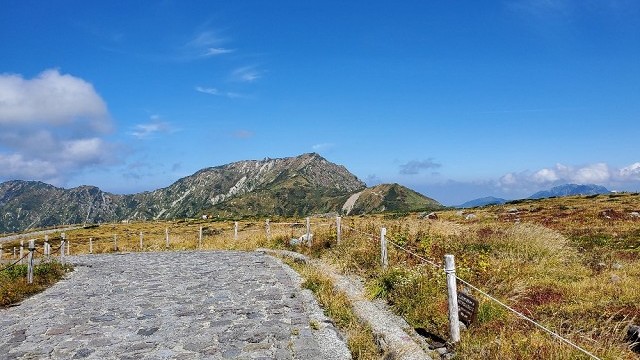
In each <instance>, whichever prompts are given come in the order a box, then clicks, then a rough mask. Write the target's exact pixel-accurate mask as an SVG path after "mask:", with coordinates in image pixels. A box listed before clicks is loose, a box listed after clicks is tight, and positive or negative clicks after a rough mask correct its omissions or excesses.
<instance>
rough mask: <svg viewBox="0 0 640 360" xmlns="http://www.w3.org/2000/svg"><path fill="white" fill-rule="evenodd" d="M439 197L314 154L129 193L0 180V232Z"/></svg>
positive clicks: (392, 204) (405, 203) (429, 206)
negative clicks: (363, 177) (373, 182)
mask: <svg viewBox="0 0 640 360" xmlns="http://www.w3.org/2000/svg"><path fill="white" fill-rule="evenodd" d="M441 208H443V206H442V205H441V204H440V203H438V202H437V201H435V200H433V199H431V198H428V197H426V196H424V195H421V194H418V193H416V192H415V191H413V190H410V189H408V188H406V187H403V186H401V185H398V184H383V185H378V186H375V187H372V188H367V187H366V185H365V184H364V183H363V182H362V181H360V180H359V179H358V178H357V177H356V176H355V175H353V174H352V173H350V172H349V171H348V170H347V169H346V168H345V167H344V166H340V165H336V164H334V163H331V162H329V161H327V160H326V159H324V158H323V157H322V156H320V155H318V154H316V153H310V154H303V155H300V156H296V157H289V158H281V159H269V158H266V159H264V160H247V161H239V162H235V163H231V164H227V165H222V166H216V167H210V168H206V169H202V170H200V171H198V172H196V173H195V174H193V175H190V176H187V177H185V178H182V179H180V180H178V181H176V182H175V183H173V184H172V185H170V186H168V187H166V188H162V189H158V190H154V191H150V192H143V193H138V194H133V195H116V194H111V193H107V192H104V191H102V190H100V189H99V188H97V187H94V186H80V187H77V188H73V189H62V188H58V187H54V186H52V185H49V184H45V183H42V182H37V181H21V180H15V181H8V182H5V183H2V184H0V232H17V231H23V230H25V229H31V228H41V227H48V226H53V225H59V224H84V223H86V224H94V223H102V222H113V221H122V220H152V219H176V218H190V217H200V216H202V215H208V216H213V217H220V218H238V217H249V216H305V215H311V214H319V213H328V212H336V213H344V214H351V215H353V214H363V213H371V212H380V211H417V210H436V209H441Z"/></svg>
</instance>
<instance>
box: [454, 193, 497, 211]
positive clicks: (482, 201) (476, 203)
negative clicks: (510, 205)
mask: <svg viewBox="0 0 640 360" xmlns="http://www.w3.org/2000/svg"><path fill="white" fill-rule="evenodd" d="M507 201H509V200H506V199H502V198H497V197H493V196H487V197H483V198H479V199H474V200H470V201H467V202H466V203H464V204H462V205H459V206H457V207H459V208H463V209H466V208H473V207H480V206H487V205H502V204H504V203H506V202H507Z"/></svg>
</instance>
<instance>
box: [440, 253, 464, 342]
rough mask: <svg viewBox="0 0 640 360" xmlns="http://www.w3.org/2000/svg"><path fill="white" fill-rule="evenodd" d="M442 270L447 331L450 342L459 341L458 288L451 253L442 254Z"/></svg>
mask: <svg viewBox="0 0 640 360" xmlns="http://www.w3.org/2000/svg"><path fill="white" fill-rule="evenodd" d="M444 272H445V273H446V274H447V293H448V303H449V333H450V336H451V342H452V343H457V342H460V323H459V318H458V288H457V285H456V265H455V259H454V257H453V255H445V256H444Z"/></svg>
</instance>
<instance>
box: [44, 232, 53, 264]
mask: <svg viewBox="0 0 640 360" xmlns="http://www.w3.org/2000/svg"><path fill="white" fill-rule="evenodd" d="M44 256H45V257H46V258H47V259H49V257H50V256H51V245H50V244H49V235H45V236H44Z"/></svg>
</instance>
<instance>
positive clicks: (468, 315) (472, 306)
mask: <svg viewBox="0 0 640 360" xmlns="http://www.w3.org/2000/svg"><path fill="white" fill-rule="evenodd" d="M477 316H478V300H476V299H474V298H472V297H471V296H470V295H467V294H465V293H463V292H458V317H459V318H460V321H461V322H462V323H463V324H465V325H466V326H467V327H468V326H469V325H471V324H472V323H474V322H476V318H477Z"/></svg>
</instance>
